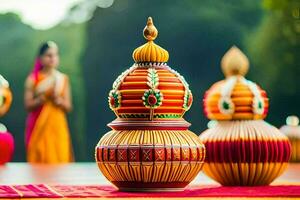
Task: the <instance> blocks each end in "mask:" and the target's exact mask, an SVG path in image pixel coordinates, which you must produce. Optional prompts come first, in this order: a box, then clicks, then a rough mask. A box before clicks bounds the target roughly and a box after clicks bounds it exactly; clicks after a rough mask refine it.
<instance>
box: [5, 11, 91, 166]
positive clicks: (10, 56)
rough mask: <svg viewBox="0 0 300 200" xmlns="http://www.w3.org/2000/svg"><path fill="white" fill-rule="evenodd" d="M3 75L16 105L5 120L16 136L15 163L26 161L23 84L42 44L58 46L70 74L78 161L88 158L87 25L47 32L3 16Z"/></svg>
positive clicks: (66, 71)
mask: <svg viewBox="0 0 300 200" xmlns="http://www.w3.org/2000/svg"><path fill="white" fill-rule="evenodd" d="M0 32H1V37H0V52H1V54H0V73H1V74H2V75H3V76H4V77H5V78H6V79H7V80H8V81H9V82H10V86H11V89H12V92H13V97H14V100H13V104H12V107H11V109H10V111H9V113H8V114H7V115H6V116H5V117H4V118H3V119H2V118H1V122H2V123H4V124H5V125H6V126H7V127H8V129H9V130H10V131H11V132H12V133H13V135H14V137H15V143H16V150H15V155H14V160H15V161H24V160H25V151H24V150H25V147H24V129H25V118H26V111H25V110H24V104H23V92H24V81H25V79H26V77H27V76H28V74H29V73H30V72H31V70H32V66H33V62H34V59H35V55H36V53H37V50H38V47H39V45H40V44H41V43H42V42H44V41H47V40H53V41H55V42H57V43H58V45H59V47H60V55H61V67H60V70H61V71H62V72H64V73H66V74H68V75H69V77H70V81H71V85H72V94H73V103H74V110H73V112H72V113H71V114H70V116H69V121H70V130H71V133H72V139H73V143H74V146H75V147H81V148H75V153H76V158H78V160H83V159H84V156H85V149H86V148H85V147H86V143H85V99H84V97H85V93H84V81H83V79H82V72H81V70H82V68H81V64H80V59H81V55H82V51H83V49H84V46H85V41H84V38H85V25H84V24H81V25H69V26H64V25H59V26H56V27H54V28H52V29H49V30H46V31H38V30H34V29H32V28H31V27H29V26H27V25H24V24H23V23H22V22H21V20H20V18H19V17H18V16H17V15H15V14H5V15H0Z"/></svg>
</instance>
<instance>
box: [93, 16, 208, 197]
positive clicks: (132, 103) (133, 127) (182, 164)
mask: <svg viewBox="0 0 300 200" xmlns="http://www.w3.org/2000/svg"><path fill="white" fill-rule="evenodd" d="M157 34H158V31H157V30H156V28H155V27H154V25H153V22H152V19H151V18H149V19H148V22H147V26H146V27H145V29H144V37H145V38H146V39H147V40H148V42H147V43H146V44H144V45H142V46H140V47H138V48H137V49H136V50H135V51H134V52H133V59H134V61H135V63H134V64H133V65H132V67H130V68H129V69H127V70H126V71H125V72H123V73H122V74H121V75H120V76H119V77H118V78H117V79H116V81H115V82H114V84H113V87H112V90H111V91H110V93H109V98H108V102H109V106H110V108H111V109H112V110H113V112H114V113H115V114H116V116H117V119H116V120H114V121H113V122H111V123H110V124H109V125H108V126H109V127H111V128H112V130H111V131H110V132H108V133H106V134H105V135H104V136H103V137H102V138H101V140H100V141H99V143H98V145H97V146H96V161H97V164H98V166H99V169H100V171H101V172H102V173H103V175H104V176H105V177H106V178H107V179H108V180H109V181H110V182H111V183H113V184H114V185H115V186H116V187H118V188H119V190H125V191H160V190H164V191H165V190H167V191H169V190H183V189H184V187H185V186H186V185H187V184H189V183H190V182H191V181H192V180H193V179H194V178H195V176H196V175H197V174H198V172H199V171H200V170H201V168H202V166H203V161H204V157H205V148H204V145H203V144H202V143H201V141H200V139H199V137H197V136H196V135H195V134H194V133H192V132H191V131H189V130H188V127H189V126H190V124H189V123H188V122H186V121H185V120H184V119H183V118H182V117H183V115H184V113H185V112H186V111H187V110H188V109H189V108H190V106H191V104H192V93H191V91H190V90H189V86H188V84H187V83H186V81H185V80H184V78H183V77H182V76H181V75H180V74H179V73H178V72H176V71H175V70H173V69H171V68H170V67H169V66H168V65H167V63H166V62H167V61H168V58H169V54H168V52H167V51H166V50H165V49H163V48H162V47H160V46H158V45H157V44H155V43H154V39H155V38H156V37H157Z"/></svg>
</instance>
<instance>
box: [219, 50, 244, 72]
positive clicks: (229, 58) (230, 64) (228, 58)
mask: <svg viewBox="0 0 300 200" xmlns="http://www.w3.org/2000/svg"><path fill="white" fill-rule="evenodd" d="M221 68H222V71H223V73H224V75H225V77H228V76H233V75H242V76H245V75H246V74H247V72H248V69H249V60H248V58H247V57H246V55H245V54H244V53H243V52H242V51H241V50H240V49H239V48H237V47H236V46H233V47H231V48H230V49H229V50H228V51H227V52H226V53H225V55H224V56H223V58H222V60H221Z"/></svg>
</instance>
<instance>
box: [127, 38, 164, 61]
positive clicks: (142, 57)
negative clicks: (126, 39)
mask: <svg viewBox="0 0 300 200" xmlns="http://www.w3.org/2000/svg"><path fill="white" fill-rule="evenodd" d="M132 57H133V60H134V61H135V62H136V63H143V62H159V63H165V62H167V61H168V60H169V53H168V51H166V50H165V49H163V48H162V47H160V46H159V45H157V44H155V43H154V42H153V41H148V42H147V43H146V44H144V45H142V46H140V47H138V48H137V49H135V50H134V52H133V54H132Z"/></svg>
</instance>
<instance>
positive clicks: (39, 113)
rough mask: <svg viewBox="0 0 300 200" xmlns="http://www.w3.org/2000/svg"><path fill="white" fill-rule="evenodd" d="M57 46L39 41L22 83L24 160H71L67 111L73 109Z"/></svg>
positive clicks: (67, 81)
mask: <svg viewBox="0 0 300 200" xmlns="http://www.w3.org/2000/svg"><path fill="white" fill-rule="evenodd" d="M58 65H59V55H58V47H57V45H56V44H55V43H54V42H51V41H49V42H46V43H44V44H42V45H41V47H40V49H39V52H38V56H37V58H36V61H35V65H34V69H33V71H32V73H31V74H30V75H29V76H28V78H27V80H26V83H25V94H24V100H25V108H26V109H27V110H28V112H29V113H28V117H27V121H26V131H25V145H26V151H27V161H28V162H31V163H53V164H54V163H67V162H72V161H73V153H72V152H73V151H72V145H71V139H70V135H69V129H68V123H67V119H66V112H69V111H70V110H71V109H72V102H71V94H70V85H69V80H68V77H67V76H66V75H65V74H63V73H61V72H59V71H58V70H57V67H58Z"/></svg>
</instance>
